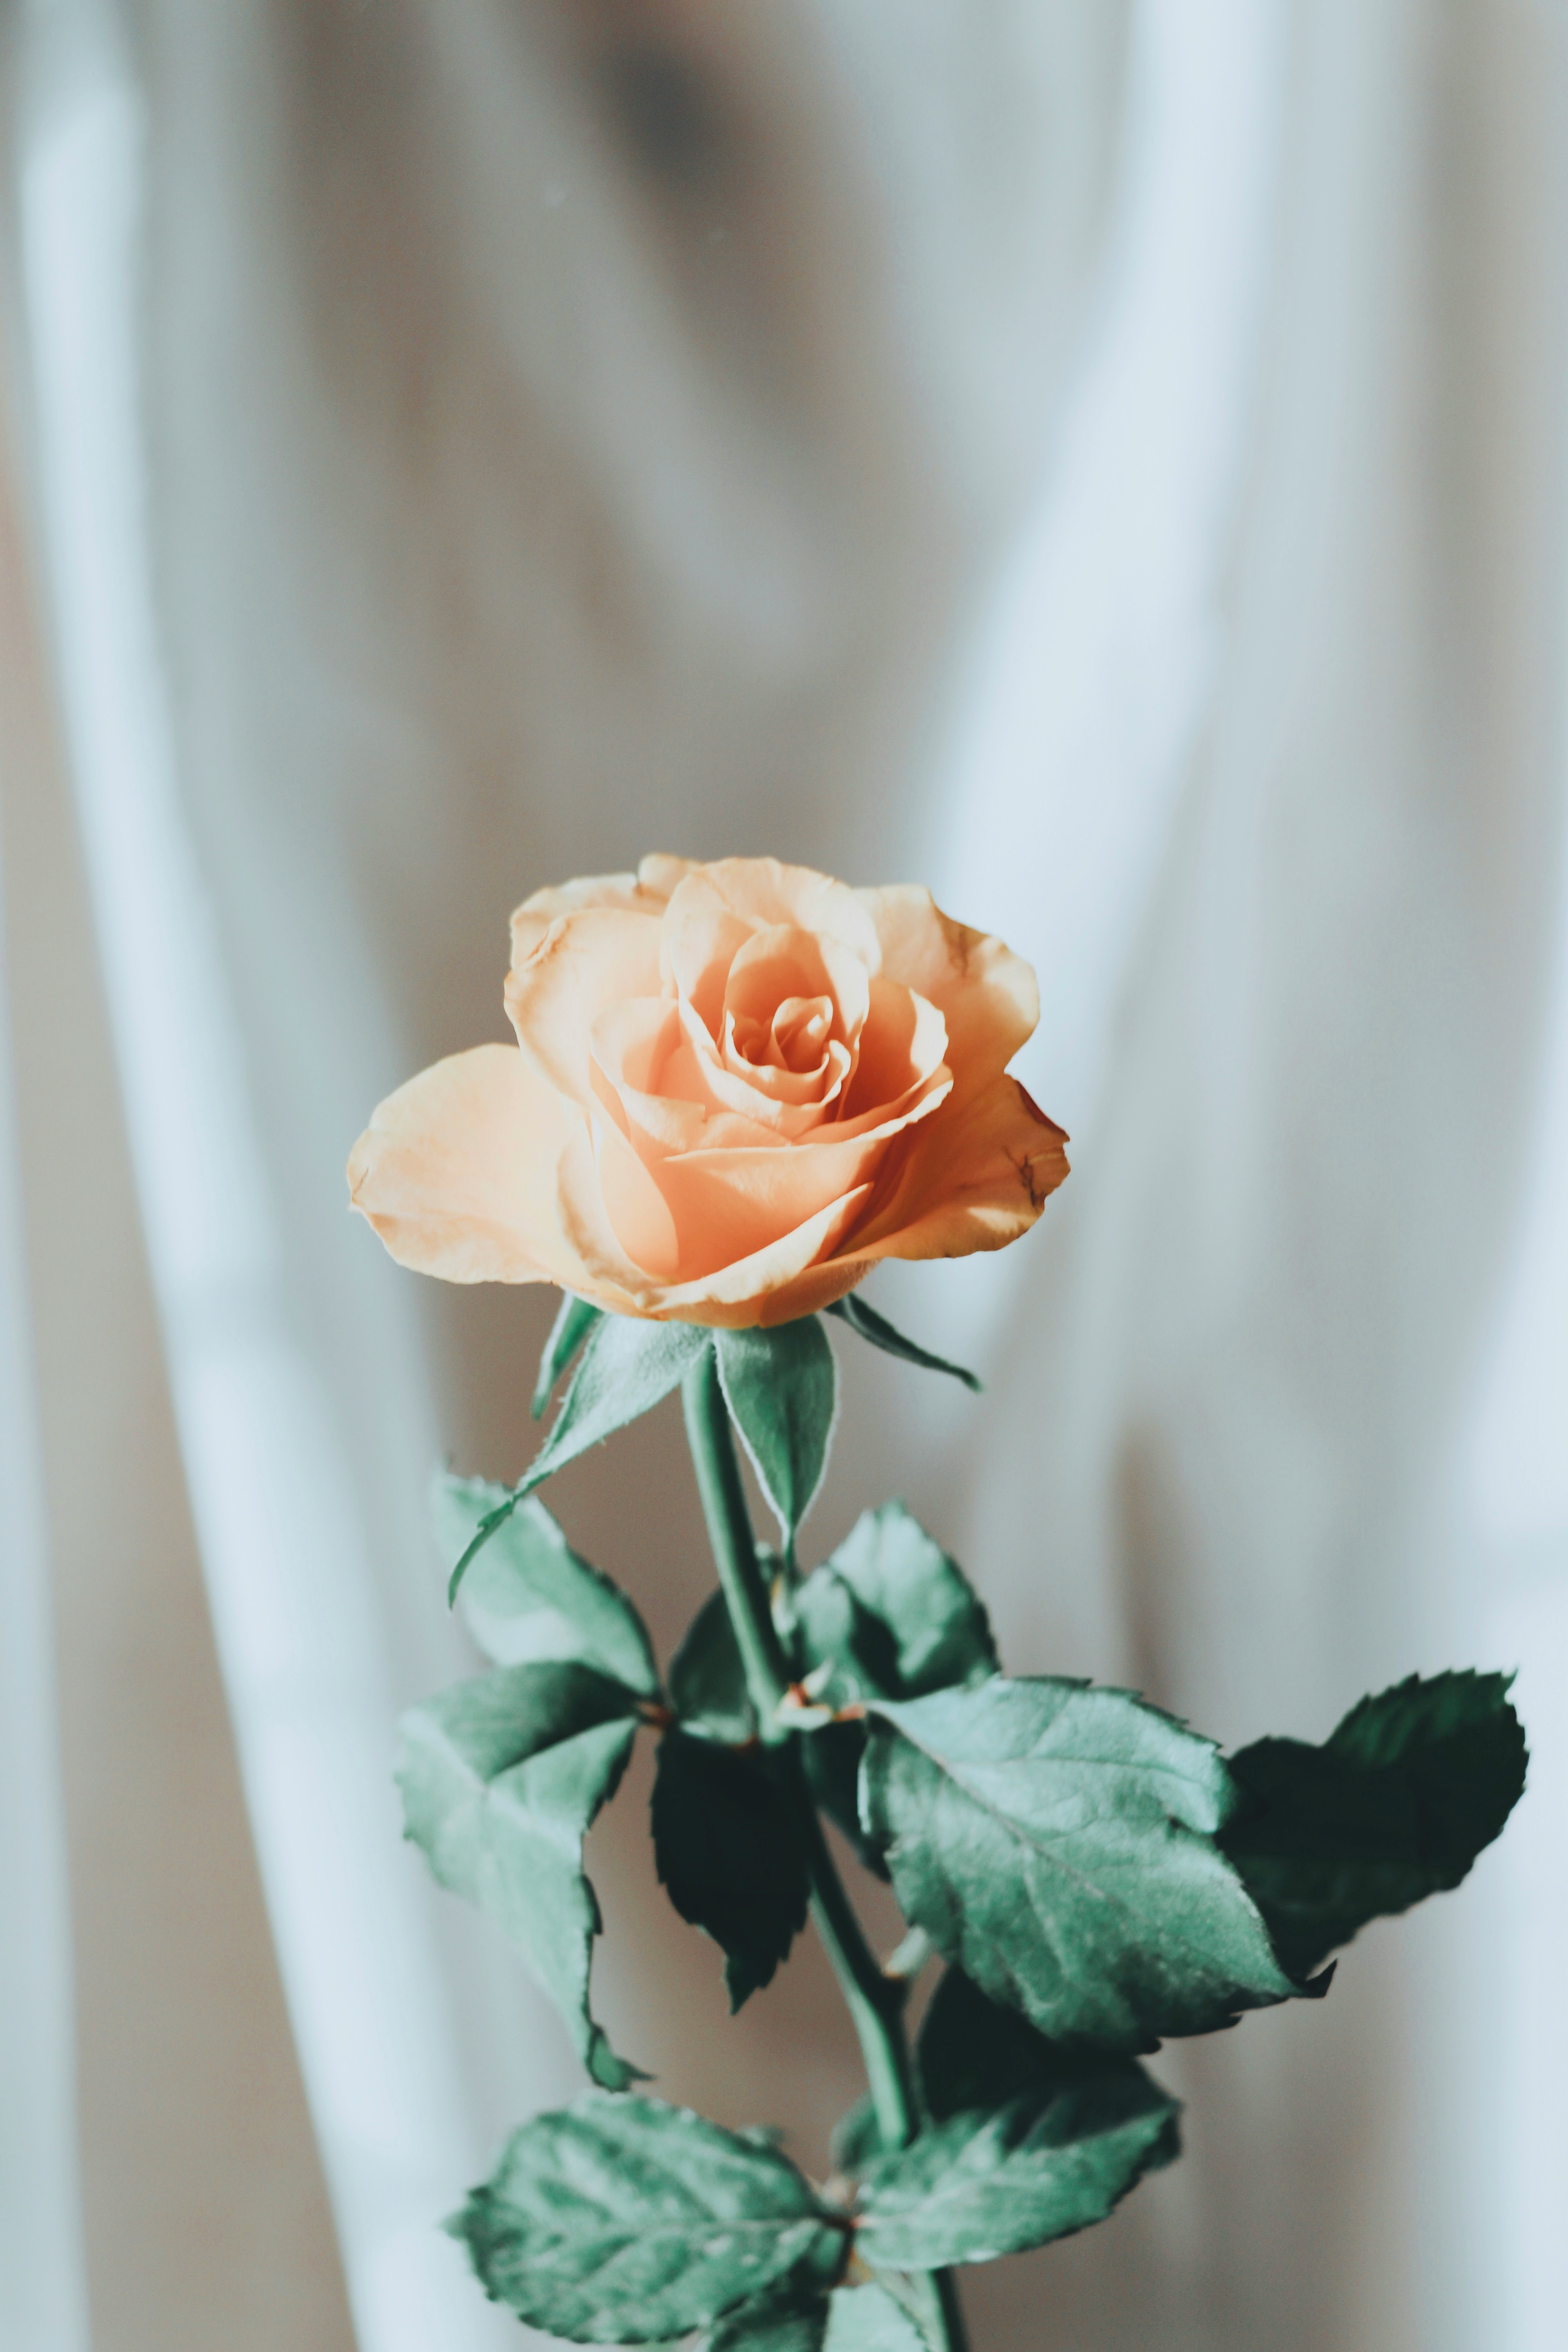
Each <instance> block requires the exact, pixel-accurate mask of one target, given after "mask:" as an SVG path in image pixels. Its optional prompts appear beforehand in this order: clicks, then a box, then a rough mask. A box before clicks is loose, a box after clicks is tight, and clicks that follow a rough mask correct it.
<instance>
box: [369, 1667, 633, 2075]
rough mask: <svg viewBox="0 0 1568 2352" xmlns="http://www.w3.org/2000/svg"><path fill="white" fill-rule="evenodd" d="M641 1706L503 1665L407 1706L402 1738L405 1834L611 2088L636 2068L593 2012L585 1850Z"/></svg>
mask: <svg viewBox="0 0 1568 2352" xmlns="http://www.w3.org/2000/svg"><path fill="white" fill-rule="evenodd" d="M637 1704H638V1694H637V1692H636V1691H634V1690H630V1689H628V1688H627V1687H626V1685H624V1684H622V1683H618V1682H614V1681H612V1680H611V1679H610V1678H609V1677H608V1676H607V1675H601V1674H596V1673H595V1672H594V1671H593V1669H592V1668H591V1667H588V1666H584V1665H579V1664H575V1663H552V1664H531V1665H518V1666H502V1667H501V1668H500V1670H499V1671H498V1672H497V1673H495V1674H491V1675H476V1676H474V1677H473V1678H472V1679H471V1680H469V1681H468V1682H464V1683H458V1684H457V1685H454V1687H453V1688H452V1689H450V1690H447V1691H443V1692H441V1693H440V1694H439V1696H437V1697H435V1698H431V1699H426V1701H425V1702H424V1704H423V1705H422V1706H416V1707H412V1708H410V1710H409V1712H408V1713H407V1714H406V1715H405V1717H404V1718H403V1721H402V1723H401V1725H400V1726H399V1734H400V1738H399V1747H398V1759H397V1768H396V1769H397V1782H398V1786H399V1788H400V1789H401V1790H402V1792H403V1808H404V1822H405V1834H406V1835H407V1836H408V1837H410V1838H411V1839H412V1840H413V1841H414V1843H415V1844H416V1845H417V1846H419V1847H420V1848H421V1850H422V1851H423V1853H424V1854H425V1857H426V1861H427V1862H428V1863H429V1864H430V1868H431V1870H432V1872H433V1873H434V1874H435V1876H436V1878H437V1880H438V1881H439V1883H440V1884H441V1885H443V1886H446V1887H449V1888H450V1889H451V1891H452V1893H453V1894H454V1895H462V1896H464V1897H465V1898H466V1900H467V1901H468V1902H470V1903H474V1904H477V1905H478V1906H479V1909H480V1910H481V1911H483V1912H485V1913H486V1914H487V1915H488V1916H489V1917H490V1918H492V1919H493V1920H494V1921H495V1922H496V1925H497V1926H498V1927H500V1929H501V1931H502V1933H503V1934H504V1935H505V1936H506V1937H508V1938H509V1939H510V1942H511V1943H513V1944H514V1945H515V1946H516V1947H517V1949H518V1950H519V1951H520V1952H521V1954H522V1956H523V1958H525V1959H526V1960H527V1961H528V1962H529V1964H530V1966H531V1969H532V1970H533V1972H534V1974H535V1975H536V1976H537V1977H538V1978H539V1979H540V1981H541V1983H542V1985H543V1986H544V1988H545V1990H546V1991H547V1992H548V1993H549V1994H550V1995H551V1997H552V2000H554V2001H555V2003H556V2005H557V2006H558V2008H559V2009H560V2011H561V2012H562V2014H563V2017H564V2018H565V2020H566V2022H567V2024H568V2026H569V2027H570V2028H571V2030H572V2036H573V2039H574V2042H576V2045H577V2050H578V2053H579V2055H580V2056H581V2058H582V2060H583V2063H584V2065H585V2066H586V2067H587V2069H588V2072H589V2074H591V2075H592V2076H593V2078H594V2080H595V2082H597V2083H602V2084H604V2085H605V2087H606V2088H607V2089H610V2090H624V2089H625V2088H626V2084H628V2083H629V2082H631V2081H633V2080H634V2079H635V2077H636V2074H637V2069H636V2068H635V2067H633V2066H630V2065H628V2064H627V2063H626V2061H625V2060H624V2059H621V2058H617V2057H616V2053H615V2052H614V2051H613V2050H612V2049H611V2047H610V2044H609V2042H608V2041H607V2040H606V2038H605V2032H604V2030H603V2028H602V2027H600V2026H599V2025H597V2024H596V2023H595V2021H594V2017H593V2014H592V2012H591V2011H590V2009H589V2006H588V1975H589V1969H590V1966H591V1963H592V1957H593V1945H594V1938H595V1936H596V1935H597V1934H598V1932H599V1925H600V1921H599V1906H598V1903H597V1900H596V1899H595V1894H594V1890H593V1887H592V1886H591V1885H589V1883H588V1880H587V1878H586V1876H585V1875H584V1870H583V1838H584V1833H585V1832H586V1831H587V1829H588V1827H589V1825H590V1823H591V1822H593V1821H594V1819H595V1815H596V1814H597V1813H598V1811H599V1809H600V1807H601V1806H602V1805H604V1804H605V1802H606V1801H608V1799H609V1798H610V1797H612V1796H613V1795H614V1794H615V1791H616V1787H617V1785H618V1783H619V1781H620V1778H621V1774H622V1772H623V1771H624V1770H625V1769H626V1759H627V1758H628V1757H629V1755H630V1754H631V1749H632V1743H633V1741H634V1739H635V1738H636V1737H637Z"/></svg>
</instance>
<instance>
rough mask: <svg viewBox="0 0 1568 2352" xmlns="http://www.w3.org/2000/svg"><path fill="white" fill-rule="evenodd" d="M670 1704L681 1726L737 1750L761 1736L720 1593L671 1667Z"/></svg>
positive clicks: (707, 1605)
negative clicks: (692, 1728)
mask: <svg viewBox="0 0 1568 2352" xmlns="http://www.w3.org/2000/svg"><path fill="white" fill-rule="evenodd" d="M669 1697H670V1704H671V1706H673V1707H674V1709H675V1712H676V1714H677V1715H678V1716H679V1718H680V1720H681V1722H682V1723H684V1724H687V1725H695V1726H699V1727H700V1728H701V1729H703V1730H704V1731H706V1732H708V1733H709V1734H710V1737H711V1738H714V1739H727V1740H729V1741H730V1742H731V1744H732V1745H734V1746H736V1747H740V1746H742V1744H743V1743H744V1742H745V1741H746V1740H748V1739H754V1738H756V1735H757V1718H756V1716H755V1714H754V1713H753V1712H752V1702H751V1699H750V1697H749V1696H748V1695H747V1691H746V1666H745V1661H744V1659H743V1658H742V1655H741V1645H740V1643H738V1642H737V1641H736V1639H735V1628H734V1626H733V1625H732V1624H731V1621H730V1612H729V1609H728V1608H727V1607H726V1605H725V1601H724V1596H723V1594H722V1593H721V1592H710V1594H709V1596H708V1598H707V1600H706V1601H704V1602H703V1603H702V1606H701V1608H700V1610H699V1611H698V1612H697V1614H696V1616H695V1617H694V1618H693V1619H692V1621H691V1622H690V1624H689V1627H688V1628H687V1632H686V1638H685V1640H684V1641H683V1642H682V1643H681V1645H680V1647H679V1650H677V1652H676V1654H675V1655H674V1657H673V1658H671V1660H670V1662H669Z"/></svg>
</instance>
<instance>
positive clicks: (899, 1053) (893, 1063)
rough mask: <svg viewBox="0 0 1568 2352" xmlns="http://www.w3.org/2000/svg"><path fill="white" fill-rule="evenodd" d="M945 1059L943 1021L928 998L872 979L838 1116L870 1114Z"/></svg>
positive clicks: (883, 979)
mask: <svg viewBox="0 0 1568 2352" xmlns="http://www.w3.org/2000/svg"><path fill="white" fill-rule="evenodd" d="M947 1059H948V1052H947V1022H946V1019H945V1018H944V1016H943V1015H942V1013H941V1012H939V1011H938V1009H937V1007H936V1006H935V1005H934V1004H932V1003H931V1001H930V999H929V998H927V997H924V996H919V995H917V994H916V992H915V991H914V990H913V989H912V988H908V987H906V986H905V985H904V983H903V982H901V981H892V980H889V979H887V978H886V977H885V976H883V977H880V978H879V979H877V980H874V981H873V982H871V992H870V1007H869V1011H868V1015H867V1020H866V1026H865V1028H864V1029H863V1030H862V1031H861V1033H860V1051H859V1055H858V1060H857V1062H856V1066H855V1078H854V1083H853V1085H852V1086H851V1087H850V1088H849V1090H848V1093H847V1096H846V1097H845V1102H844V1114H843V1115H844V1117H845V1118H847V1119H855V1118H861V1117H863V1116H865V1115H866V1114H867V1113H870V1114H872V1115H873V1116H874V1115H875V1114H876V1112H877V1111H878V1110H879V1108H881V1107H882V1106H883V1105H885V1104H887V1103H889V1102H893V1101H895V1100H896V1099H897V1098H898V1097H900V1095H902V1094H905V1093H907V1092H908V1090H909V1088H910V1087H911V1086H914V1085H916V1084H917V1083H918V1082H919V1080H921V1078H925V1077H929V1076H931V1072H932V1071H933V1070H936V1069H939V1068H940V1067H941V1066H942V1063H943V1062H944V1061H946V1060H947Z"/></svg>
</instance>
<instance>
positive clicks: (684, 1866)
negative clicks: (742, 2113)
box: [653, 1731, 811, 2011]
mask: <svg viewBox="0 0 1568 2352" xmlns="http://www.w3.org/2000/svg"><path fill="white" fill-rule="evenodd" d="M653 1850H654V1860H655V1863H656V1864H657V1865H658V1874H659V1878H660V1880H661V1881H662V1883H663V1885H664V1886H665V1888H666V1890H667V1891H668V1895H669V1899H670V1901H671V1902H672V1903H673V1904H674V1906H675V1907H676V1909H677V1910H678V1911H679V1914H680V1916H681V1917H682V1918H683V1919H685V1920H687V1921H689V1923H690V1925H691V1926H692V1927H701V1928H702V1929H704V1930H705V1932H706V1933H707V1934H708V1935H710V1936H711V1937H712V1938H713V1940H714V1942H715V1943H716V1944H717V1945H718V1946H719V1947H720V1948H721V1951H722V1952H723V1954H724V1980H725V1983H726V1985H727V1987H728V1989H729V1993H730V2007H731V2011H735V2010H737V2009H739V2008H740V2006H741V2004H742V2001H744V2000H746V1999H747V1998H748V1996H749V1995H750V1994H752V1993H753V1992H755V1991H757V1990H759V1988H760V1987H762V1986H763V1985H765V1984H767V1983H768V1982H769V1981H770V1980H771V1979H772V1977H773V1971H774V1970H775V1969H777V1967H778V1965H779V1962H780V1961H781V1960H782V1959H783V1958H784V1956H785V1954H786V1953H787V1952H788V1950H789V1948H790V1946H791V1944H792V1943H793V1942H794V1940H795V1937H796V1936H797V1935H798V1934H799V1933H800V1930H801V1929H802V1928H803V1927H805V1911H806V1904H807V1902H808V1900H809V1897H810V1892H811V1889H810V1881H809V1879H808V1877H807V1874H806V1859H805V1847H804V1845H803V1843H802V1841H801V1834H800V1830H799V1827H798V1825H797V1822H796V1818H795V1810H794V1808H793V1806H792V1805H791V1804H790V1802H789V1800H788V1798H787V1796H786V1795H785V1793H784V1790H783V1789H781V1787H780V1786H779V1783H778V1781H777V1780H776V1779H775V1777H774V1775H773V1770H772V1769H770V1766H769V1764H768V1763H767V1761H766V1760H765V1759H764V1758H763V1755H762V1754H761V1753H760V1752H754V1751H744V1750H742V1749H738V1748H724V1747H721V1746H719V1745H718V1743H717V1742H715V1741H713V1740H710V1739H694V1738H690V1737H689V1735H688V1734H687V1733H685V1732H683V1731H670V1732H667V1733H666V1735H665V1737H664V1738H663V1739H661V1740H660V1742H659V1747H658V1773H657V1775H656V1777H655V1780H654V1788H653Z"/></svg>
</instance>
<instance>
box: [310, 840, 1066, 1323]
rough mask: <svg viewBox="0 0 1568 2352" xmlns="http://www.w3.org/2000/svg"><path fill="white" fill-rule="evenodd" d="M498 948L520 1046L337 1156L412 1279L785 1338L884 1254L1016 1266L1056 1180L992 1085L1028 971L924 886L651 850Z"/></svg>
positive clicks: (426, 1095)
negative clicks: (868, 884) (1012, 1258)
mask: <svg viewBox="0 0 1568 2352" xmlns="http://www.w3.org/2000/svg"><path fill="white" fill-rule="evenodd" d="M511 931H512V960H511V971H510V974H509V975H508V978H507V982H506V1008H507V1012H508V1013H509V1014H510V1019H511V1024H512V1027H513V1029H514V1030H515V1031H516V1033H517V1044H516V1045H515V1046H513V1045H479V1046H475V1047H474V1048H473V1049H472V1050H471V1051H470V1052H468V1053H464V1054H457V1055H453V1056H452V1057H451V1059H450V1060H448V1061H444V1062H437V1064H436V1065H435V1066H434V1067H433V1068H431V1069H428V1070H426V1071H424V1072H423V1073H422V1075H421V1076H418V1077H416V1078H413V1079H411V1080H410V1081H409V1083H408V1084H407V1085H406V1086H405V1087H400V1088H399V1089H398V1091H397V1092H396V1093H395V1095H392V1096H390V1097H388V1098H387V1100H386V1101H385V1102H384V1103H383V1104H382V1105H381V1107H380V1108H379V1109H378V1110H377V1111H376V1112H375V1114H374V1118H372V1120H371V1123H370V1126H369V1127H368V1128H367V1129H366V1130H365V1132H364V1134H363V1136H361V1138H360V1139H359V1141H358V1143H357V1144H356V1145H355V1146H354V1150H353V1157H352V1158H351V1160H350V1161H349V1187H350V1194H351V1197H352V1199H353V1205H354V1207H355V1208H356V1209H358V1210H359V1211H360V1212H361V1213H363V1215H364V1216H365V1217H367V1218H368V1219H369V1221H370V1223H372V1224H373V1225H374V1228H375V1230H376V1232H377V1233H378V1234H380V1235H381V1238H382V1240H383V1241H384V1243H385V1244H386V1246H387V1247H388V1249H389V1250H390V1251H391V1252H392V1255H394V1257H395V1258H397V1259H399V1260H400V1261H401V1263H402V1264H404V1265H409V1266H414V1267H416V1268H418V1269H419V1270H420V1271H421V1272H423V1273H426V1274H434V1275H439V1276H443V1277H444V1278H445V1279H446V1280H447V1281H449V1282H487V1281H494V1282H553V1283H559V1284H560V1285H561V1286H563V1288H565V1289H568V1290H573V1291H575V1292H577V1293H578V1294H579V1295H580V1296H581V1297H584V1298H586V1299H590V1300H592V1301H593V1302H594V1303H595V1305H596V1306H599V1307H608V1308H610V1309H612V1310H613V1311H614V1312H616V1313H617V1314H621V1315H635V1316H643V1317H647V1318H655V1319H658V1320H665V1319H679V1320H681V1321H685V1322H691V1323H704V1324H720V1325H728V1326H731V1327H738V1326H742V1325H750V1324H773V1323H784V1322H788V1321H790V1320H791V1319H792V1318H795V1317H796V1316H800V1315H806V1314H810V1313H811V1312H813V1311H814V1310H815V1309H816V1308H819V1307H826V1306H829V1305H830V1304H831V1303H832V1302H833V1301H834V1300H835V1299H837V1298H841V1297H843V1296H844V1294H845V1293H846V1292H847V1291H848V1290H852V1289H853V1288H854V1286H855V1285H856V1284H857V1283H858V1282H859V1281H860V1280H861V1278H862V1276H865V1275H866V1274H867V1273H868V1271H869V1270H870V1268H871V1266H872V1265H874V1264H875V1263H876V1261H877V1260H878V1259H879V1258H885V1257H906V1258H920V1257H960V1256H963V1255H966V1254H967V1253H968V1252H970V1251H971V1250H983V1249H1000V1248H1002V1247H1003V1246H1004V1245H1005V1244H1006V1243H1008V1242H1011V1241H1015V1240H1016V1238H1017V1237H1018V1235H1019V1234H1022V1233H1024V1232H1026V1230H1027V1229H1028V1227H1029V1226H1030V1225H1032V1224H1033V1223H1034V1222H1035V1220H1036V1218H1037V1216H1038V1215H1039V1213H1040V1209H1041V1207H1042V1205H1043V1203H1044V1202H1045V1199H1046V1196H1047V1193H1049V1192H1052V1191H1053V1190H1054V1189H1055V1187H1056V1186H1057V1185H1058V1184H1059V1183H1060V1182H1061V1181H1062V1178H1063V1177H1064V1176H1065V1175H1066V1173H1067V1160H1066V1156H1065V1154H1064V1151H1063V1149H1062V1147H1063V1145H1064V1143H1065V1142H1066V1140H1067V1139H1066V1137H1065V1136H1064V1135H1063V1133H1062V1131H1061V1129H1059V1128H1058V1127H1057V1126H1055V1125H1054V1124H1053V1123H1052V1121H1051V1120H1050V1119H1048V1118H1046V1116H1045V1114H1044V1112H1042V1111H1040V1110H1038V1109H1037V1108H1036V1106H1035V1104H1034V1103H1033V1102H1032V1101H1031V1100H1030V1098H1029V1097H1028V1096H1027V1095H1026V1093H1025V1091H1024V1089H1023V1087H1021V1086H1020V1085H1019V1084H1018V1081H1017V1080H1016V1078H1012V1077H1009V1076H1006V1074H1005V1073H1006V1065H1007V1063H1008V1062H1009V1061H1010V1060H1011V1058H1012V1056H1013V1055H1014V1054H1015V1053H1016V1051H1017V1049H1018V1047H1019V1046H1020V1045H1022V1044H1023V1043H1024V1041H1025V1039H1026V1037H1027V1036H1028V1035H1029V1034H1030V1032H1031V1031H1032V1030H1033V1028H1034V1026H1035V1024H1036V1021H1037V1018H1038V1015H1039V1000H1038V994H1037V989H1036V986H1035V977H1034V974H1033V972H1032V971H1030V969H1029V967H1028V965H1027V964H1026V963H1024V962H1022V961H1020V959H1019V958H1018V957H1017V956H1016V955H1013V954H1012V953H1011V952H1010V951H1009V950H1007V949H1006V948H1005V947H1004V946H1003V945H1002V943H1001V941H1000V940H994V939H990V938H987V937H986V936H985V934H984V932H980V931H973V930H967V929H964V928H963V926H962V925H961V924H958V923H954V922H952V921H951V920H950V919H948V917H947V916H945V915H943V914H942V912H941V911H940V910H939V909H938V908H937V907H936V906H935V905H934V904H933V903H932V900H931V894H930V892H929V891H927V890H923V889H918V888H912V887H894V888H889V889H880V890H851V889H849V888H847V887H846V886H845V885H844V884H843V883H841V882H834V881H830V880H828V878H827V877H826V876H825V875H821V874H814V873H812V872H810V871H809V870H807V869H806V868H805V867H802V866H781V865H779V864H778V863H777V861H776V860H775V859H773V858H732V859H730V860H727V861H726V862H724V863H723V864H721V865H713V866H700V865H693V864H691V863H690V862H689V861H688V860H686V859H684V858H677V857H647V858H645V859H644V860H643V863H642V866H641V867H640V868H639V870H638V872H637V876H636V877H632V876H631V875H612V876H608V877H600V878H596V879H593V880H588V881H580V882H569V883H567V884H566V885H565V887H563V888H562V889H554V890H541V891H538V892H536V893H535V895H534V896H533V897H532V898H529V899H527V900H526V901H525V902H524V904H523V905H522V906H521V907H520V908H518V911H517V913H516V914H515V915H514V916H513V917H512V926H511Z"/></svg>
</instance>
